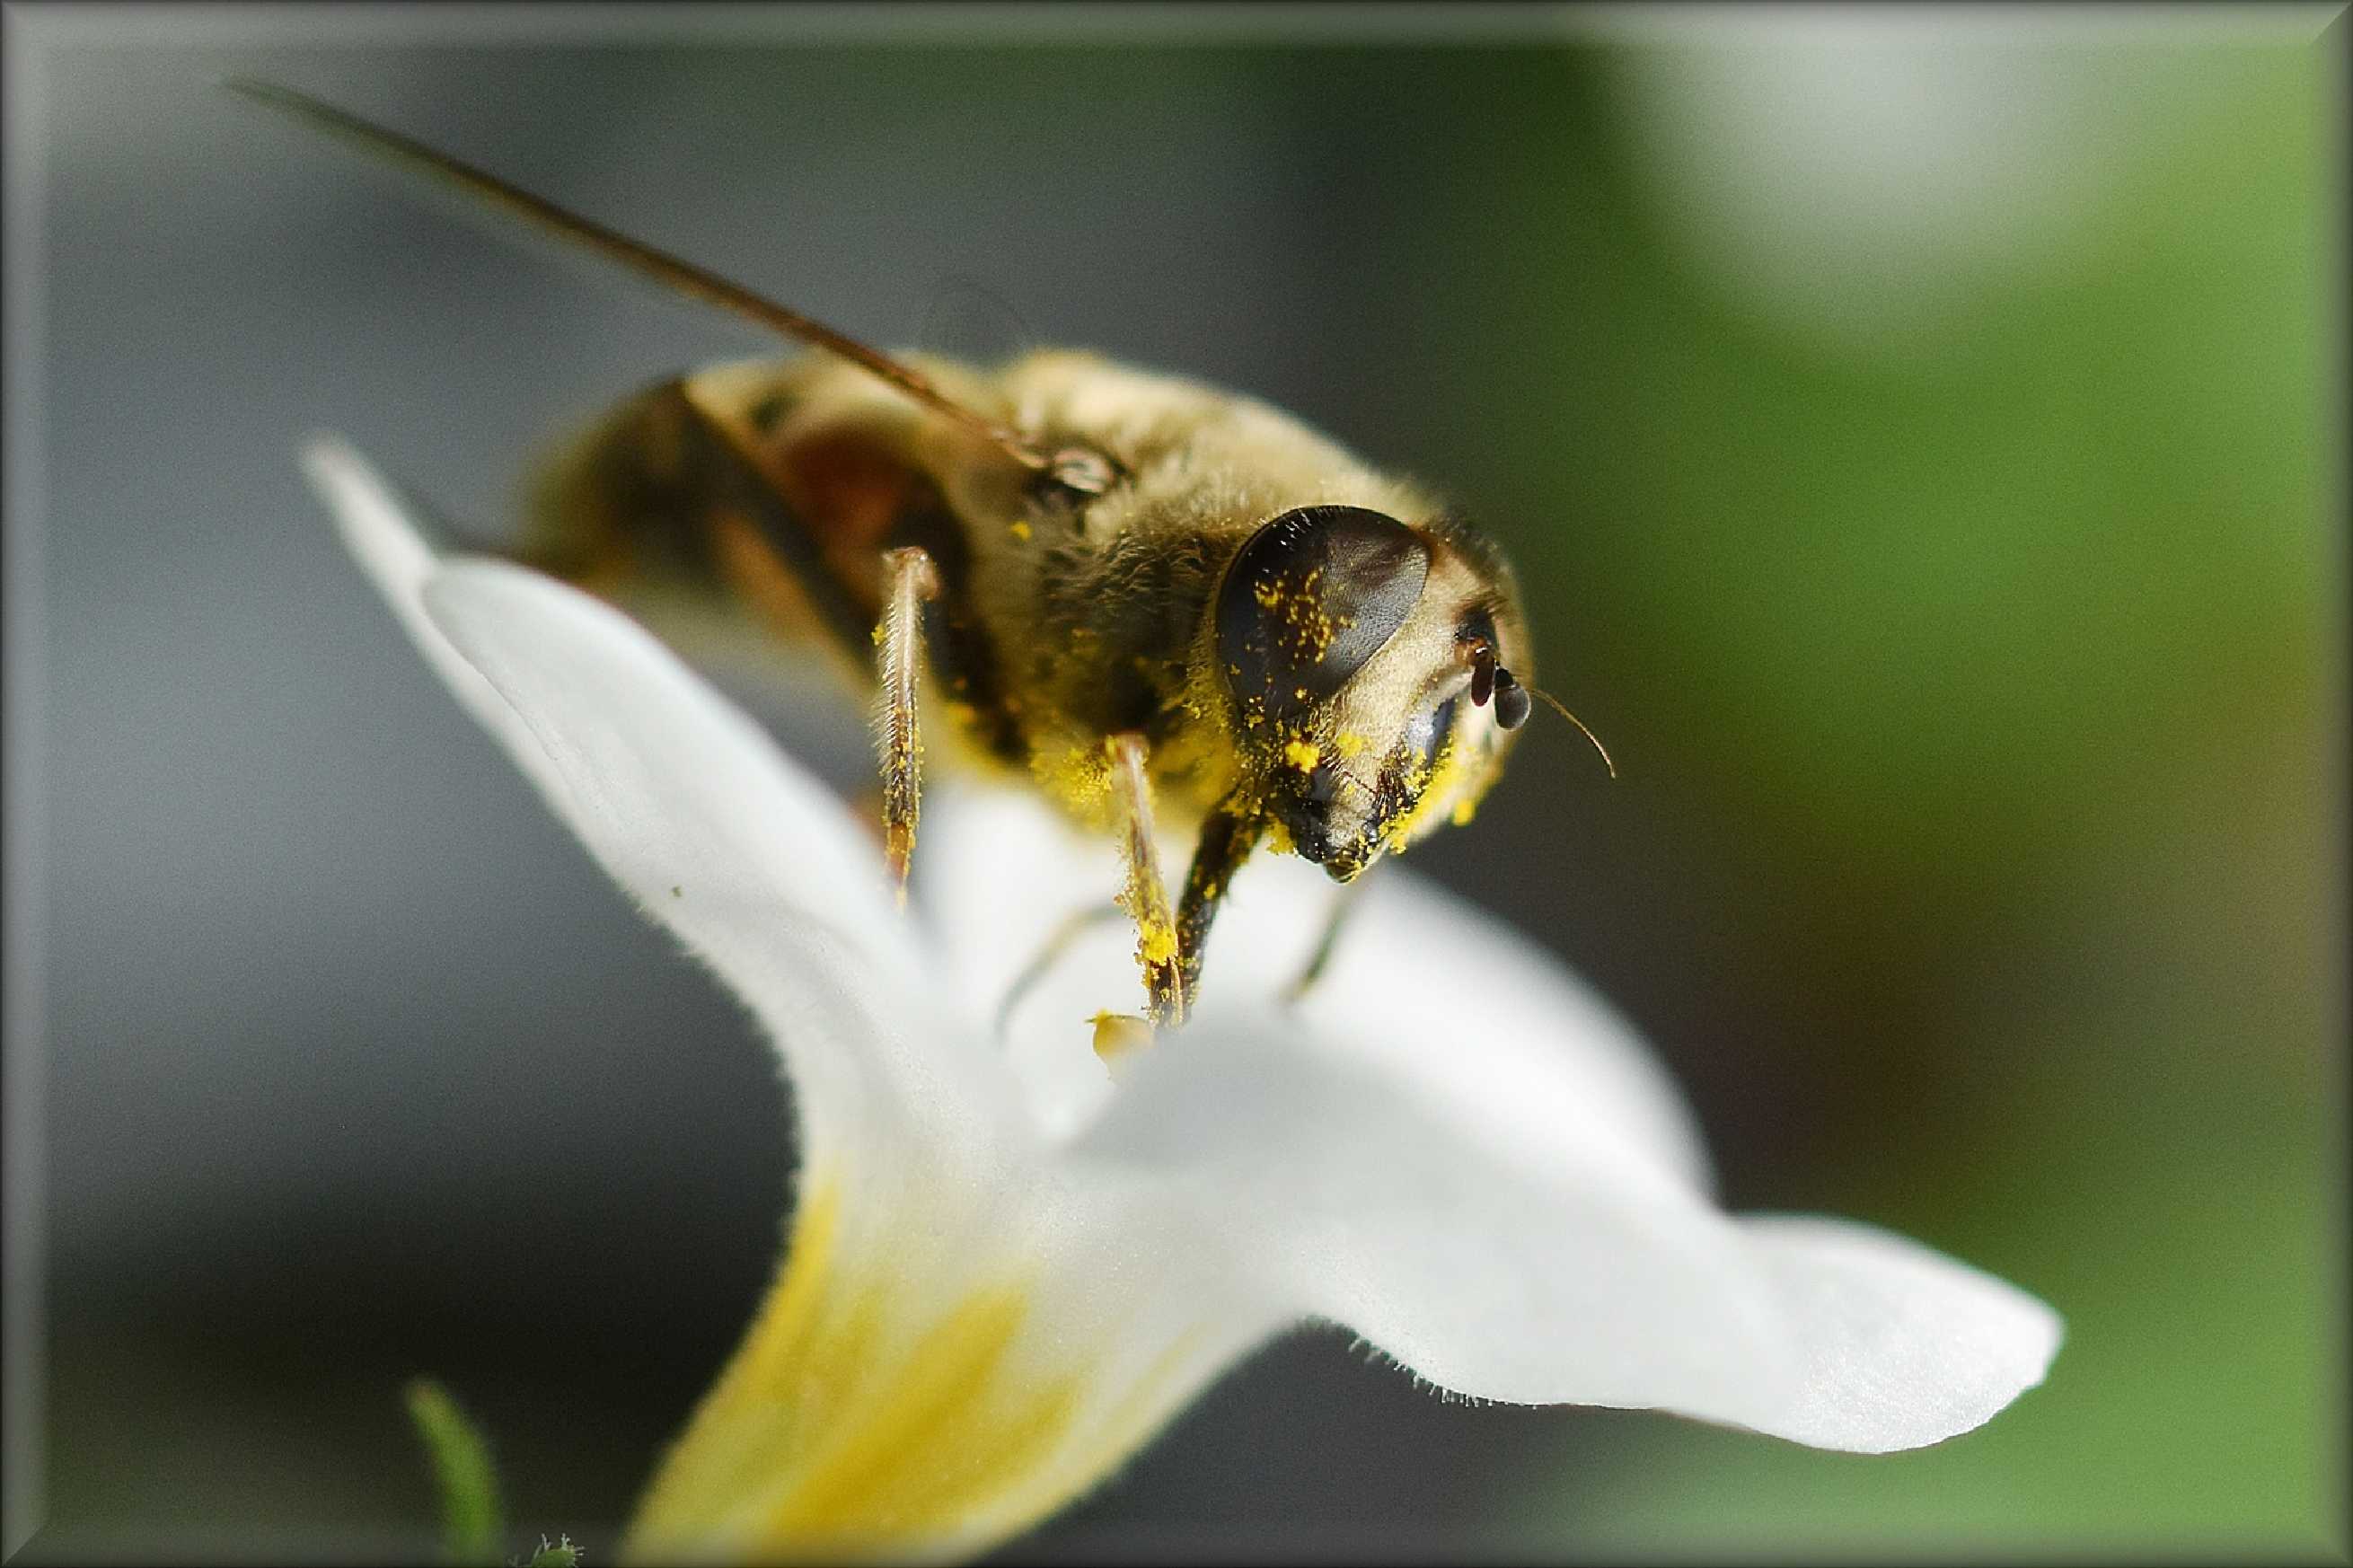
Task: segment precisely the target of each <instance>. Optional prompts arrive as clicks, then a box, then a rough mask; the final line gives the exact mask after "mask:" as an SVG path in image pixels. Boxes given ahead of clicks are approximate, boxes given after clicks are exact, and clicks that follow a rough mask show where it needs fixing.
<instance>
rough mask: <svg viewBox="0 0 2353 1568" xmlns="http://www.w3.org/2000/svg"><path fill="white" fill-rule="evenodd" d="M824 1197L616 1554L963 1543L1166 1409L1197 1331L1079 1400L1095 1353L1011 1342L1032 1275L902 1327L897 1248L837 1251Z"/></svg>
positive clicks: (1021, 1321)
mask: <svg viewBox="0 0 2353 1568" xmlns="http://www.w3.org/2000/svg"><path fill="white" fill-rule="evenodd" d="M1125 1022H1128V1023H1130V1024H1133V1025H1134V1026H1137V1027H1139V1028H1142V1029H1143V1030H1144V1032H1145V1037H1146V1038H1148V1037H1149V1035H1150V1031H1149V1027H1148V1026H1145V1025H1144V1024H1143V1023H1142V1021H1141V1020H1136V1019H1130V1020H1125ZM842 1191H843V1188H842V1185H841V1184H840V1183H839V1181H838V1180H834V1179H819V1180H812V1181H810V1182H809V1183H808V1184H807V1186H806V1188H805V1193H806V1196H805V1198H804V1200H803V1202H802V1205H801V1208H800V1212H799V1213H798V1215H797V1216H796V1217H795V1220H794V1224H793V1234H792V1245H791V1247H790V1249H789V1253H788V1257H787V1261H786V1265H785V1267H784V1268H782V1269H781V1270H780V1272H779V1273H778V1276H777V1279H776V1285H775V1286H774V1287H773V1289H771V1290H770V1292H769V1295H768V1298H767V1300H766V1302H765V1305H764V1306H763V1308H762V1309H761V1311H760V1313H759V1316H758V1317H757V1319H756V1320H755V1321H754V1324H753V1327H752V1330H751V1331H750V1333H749V1334H748V1335H747V1336H746V1338H745V1340H744V1345H743V1347H742V1348H741V1349H740V1350H739V1351H738V1352H736V1354H735V1356H734V1358H733V1361H732V1362H731V1363H729V1366H728V1368H727V1370H726V1372H725V1373H724V1374H723V1376H722V1377H721V1378H720V1380H719V1382H718V1384H717V1385H716V1386H715V1387H714V1388H713V1389H712V1392H711V1393H710V1394H709V1395H707V1396H706V1397H705V1399H704V1400H703V1402H702V1405H701V1407H700V1408H698V1409H697V1411H696V1412H695V1415H694V1417H693V1419H692V1421H691V1423H690V1424H689V1426H688V1427H687V1430H686V1433H685V1434H684V1436H681V1438H680V1440H679V1441H678V1443H677V1444H676V1446H675V1447H673V1448H672V1449H671V1450H670V1454H669V1455H668V1456H667V1457H666V1458H665V1459H664V1461H663V1463H662V1466H661V1468H660V1470H659V1474H658V1475H657V1477H656V1479H655V1481H654V1484H653V1486H652V1487H651V1488H650V1489H649V1491H648V1493H647V1496H646V1499H645V1501H644V1503H643V1505H642V1506H641V1507H640V1509H639V1510H638V1518H637V1520H636V1521H635V1522H634V1524H633V1525H632V1526H631V1528H630V1530H629V1532H628V1538H627V1539H626V1540H625V1541H624V1542H623V1544H622V1552H621V1555H622V1557H623V1558H624V1559H627V1560H643V1559H645V1558H648V1557H659V1558H663V1559H670V1558H677V1557H681V1556H691V1555H697V1554H703V1555H711V1554H716V1555H723V1556H725V1557H729V1558H734V1559H755V1560H767V1559H775V1558H780V1557H782V1558H796V1557H797V1558H809V1557H816V1558H820V1559H836V1558H841V1557H846V1556H858V1557H883V1558H903V1557H905V1556H907V1555H908V1554H909V1553H910V1552H911V1551H913V1550H922V1549H926V1548H928V1549H929V1550H930V1551H931V1552H937V1551H938V1550H941V1549H943V1548H947V1549H954V1550H956V1551H958V1552H979V1551H982V1550H985V1549H986V1548H987V1547H988V1546H989V1545H992V1544H994V1543H995V1542H999V1541H1002V1540H1004V1539H1006V1538H1008V1536H1010V1535H1012V1534H1013V1533H1014V1532H1016V1531H1018V1530H1020V1529H1022V1528H1024V1527H1026V1526H1027V1525H1029V1524H1032V1523H1035V1522H1036V1521H1039V1520H1040V1519H1042V1518H1044V1517H1045V1516H1046V1515H1047V1514H1049V1513H1050V1512H1051V1511H1053V1510H1055V1509H1057V1508H1059V1507H1060V1506H1062V1505H1063V1504H1065V1503H1067V1502H1068V1501H1070V1500H1071V1499H1072V1498H1074V1497H1076V1496H1077V1495H1078V1494H1079V1493H1081V1492H1082V1491H1083V1490H1085V1489H1087V1488H1088V1487H1090V1486H1092V1484H1094V1483H1095V1482H1096V1481H1098V1480H1100V1479H1103V1477H1104V1476H1105V1475H1107V1474H1108V1473H1109V1472H1110V1471H1111V1469H1112V1468H1113V1467H1114V1466H1116V1465H1117V1464H1119V1463H1121V1462H1122V1461H1124V1459H1125V1458H1128V1457H1129V1456H1130V1455H1131V1454H1132V1453H1133V1452H1134V1450H1135V1449H1136V1448H1137V1447H1141V1445H1142V1444H1143V1443H1144V1442H1145V1439H1146V1438H1148V1437H1149V1436H1151V1434H1152V1433H1153V1432H1154V1431H1155V1430H1156V1429H1157V1428H1158V1426H1160V1424H1161V1423H1162V1422H1164V1421H1165V1420H1166V1418H1167V1417H1168V1415H1170V1414H1171V1413H1172V1412H1173V1410H1174V1408H1175V1405H1176V1399H1177V1396H1178V1395H1179V1394H1181V1393H1182V1391H1183V1384H1182V1382H1181V1378H1180V1374H1181V1373H1183V1372H1184V1371H1185V1369H1186V1368H1187V1367H1188V1366H1190V1365H1193V1364H1195V1358H1196V1356H1197V1355H1198V1348H1199V1340H1198V1332H1196V1333H1195V1334H1192V1335H1188V1336H1187V1337H1185V1338H1183V1339H1181V1340H1179V1341H1178V1342H1176V1343H1175V1344H1173V1345H1171V1346H1170V1347H1169V1348H1168V1349H1167V1350H1166V1351H1165V1352H1163V1353H1161V1354H1160V1355H1158V1356H1156V1357H1155V1360H1154V1362H1153V1363H1152V1365H1151V1366H1149V1367H1148V1368H1146V1369H1145V1371H1144V1372H1143V1373H1141V1374H1139V1375H1138V1376H1136V1377H1135V1378H1134V1381H1133V1382H1131V1383H1130V1384H1129V1385H1128V1386H1127V1387H1126V1388H1124V1389H1122V1390H1118V1391H1116V1392H1110V1394H1109V1398H1108V1399H1107V1400H1103V1401H1092V1402H1091V1401H1090V1399H1089V1393H1090V1389H1091V1386H1092V1385H1091V1381H1090V1374H1091V1373H1092V1372H1093V1371H1094V1369H1095V1366H1096V1363H1093V1362H1092V1360H1091V1359H1090V1358H1089V1357H1088V1356H1086V1355H1085V1354H1084V1353H1083V1352H1082V1350H1080V1349H1079V1348H1078V1347H1072V1346H1069V1345H1065V1344H1062V1343H1060V1342H1059V1341H1052V1340H1041V1339H1040V1338H1039V1337H1038V1336H1036V1335H1034V1334H1033V1335H1031V1336H1030V1337H1029V1338H1027V1339H1025V1337H1024V1330H1025V1329H1026V1328H1028V1327H1029V1323H1030V1321H1031V1313H1032V1310H1033V1306H1034V1302H1035V1297H1036V1292H1037V1282H1036V1280H1035V1279H1030V1278H1022V1277H1007V1276H1000V1277H999V1279H997V1281H996V1282H993V1283H991V1282H986V1281H984V1282H982V1283H979V1284H976V1285H975V1286H974V1287H973V1288H971V1289H967V1290H965V1292H963V1293H962V1294H961V1295H960V1296H958V1297H956V1298H955V1299H954V1300H951V1301H949V1302H948V1303H947V1304H946V1305H945V1306H944V1308H940V1309H938V1310H927V1309H923V1308H918V1309H915V1310H920V1311H922V1313H923V1316H922V1317H921V1318H920V1319H912V1320H911V1319H910V1318H909V1316H908V1312H909V1310H910V1309H909V1306H908V1303H909V1302H910V1301H911V1300H915V1301H922V1300H924V1297H923V1295H922V1293H921V1292H920V1291H918V1290H916V1289H913V1283H912V1282H911V1281H910V1280H909V1279H906V1278H904V1277H903V1276H902V1274H901V1273H900V1272H899V1268H900V1267H901V1266H900V1265H899V1264H898V1263H897V1262H896V1261H894V1260H895V1259H897V1258H898V1257H899V1256H900V1255H899V1254H897V1253H895V1252H892V1251H890V1250H889V1249H888V1248H887V1247H885V1248H883V1249H881V1250H880V1251H874V1252H871V1253H870V1250H869V1247H870V1245H871V1244H870V1243H866V1242H861V1243H860V1244H857V1247H856V1249H855V1251H854V1252H851V1253H849V1255H848V1256H845V1248H844V1243H843V1240H842V1235H843V1223H842ZM872 1239H873V1241H877V1242H879V1241H881V1240H882V1239H884V1238H881V1237H875V1238H872ZM860 1259H863V1261H862V1262H861V1261H860ZM1017 1345H1020V1346H1023V1347H1025V1348H1024V1349H1022V1350H1019V1351H1017V1349H1016V1347H1017ZM1029 1347H1042V1348H1044V1349H1045V1350H1046V1351H1047V1352H1048V1353H1049V1355H1050V1358H1051V1360H1052V1362H1054V1363H1060V1364H1061V1365H1062V1366H1064V1367H1067V1370H1056V1369H1055V1367H1054V1366H1053V1365H1049V1366H1046V1367H1042V1368H1041V1367H1039V1366H1038V1365H1036V1364H1034V1363H1033V1361H1032V1359H1031V1358H1032V1357H1034V1356H1035V1355H1036V1354H1037V1353H1038V1350H1037V1349H1036V1348H1029ZM1107 1392H1109V1391H1107ZM1082 1416H1083V1419H1082Z"/></svg>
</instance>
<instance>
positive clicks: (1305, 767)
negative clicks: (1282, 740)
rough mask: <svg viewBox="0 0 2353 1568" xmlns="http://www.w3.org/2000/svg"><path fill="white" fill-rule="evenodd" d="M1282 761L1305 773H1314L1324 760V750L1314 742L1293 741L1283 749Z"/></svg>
mask: <svg viewBox="0 0 2353 1568" xmlns="http://www.w3.org/2000/svg"><path fill="white" fill-rule="evenodd" d="M1282 760H1283V761H1284V762H1286V763H1290V764H1291V765H1292V766H1293V767H1294V768H1297V769H1298V770H1299V771H1300V772H1301V773H1314V771H1315V764H1316V763H1319V762H1321V761H1323V760H1324V748H1323V747H1321V746H1318V745H1317V744H1316V743H1315V742H1313V741H1293V742H1291V743H1290V744H1288V745H1286V746H1284V747H1283V748H1282Z"/></svg>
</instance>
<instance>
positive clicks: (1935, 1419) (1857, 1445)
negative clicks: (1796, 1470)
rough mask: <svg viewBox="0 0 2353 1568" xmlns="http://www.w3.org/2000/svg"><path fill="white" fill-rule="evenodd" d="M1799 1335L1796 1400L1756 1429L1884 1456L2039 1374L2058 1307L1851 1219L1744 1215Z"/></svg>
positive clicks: (1959, 1422) (2054, 1338)
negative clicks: (1762, 1428)
mask: <svg viewBox="0 0 2353 1568" xmlns="http://www.w3.org/2000/svg"><path fill="white" fill-rule="evenodd" d="M1741 1228H1742V1230H1743V1232H1744V1233H1745V1234H1746V1237H1747V1240H1748V1244H1749V1248H1750V1251H1751V1253H1752V1255H1753V1256H1754V1257H1755V1258H1756V1259H1757V1263H1758V1265H1759V1266H1760V1267H1761V1268H1764V1269H1765V1271H1766V1272H1767V1276H1768V1277H1769V1278H1770V1279H1772V1281H1773V1283H1774V1287H1775V1289H1777V1290H1778V1291H1779V1293H1780V1298H1781V1303H1782V1310H1783V1315H1784V1317H1785V1319H1786V1321H1788V1322H1789V1323H1790V1324H1791V1325H1792V1327H1793V1328H1794V1329H1795V1331H1796V1332H1797V1334H1798V1336H1799V1355H1800V1358H1801V1367H1802V1372H1801V1378H1800V1384H1799V1393H1798V1397H1797V1400H1796V1402H1795V1403H1794V1404H1793V1405H1791V1407H1790V1408H1789V1409H1788V1410H1787V1411H1785V1412H1783V1413H1782V1414H1781V1415H1779V1416H1778V1417H1777V1418H1776V1419H1775V1420H1774V1421H1772V1422H1771V1423H1769V1424H1767V1426H1765V1430H1767V1431H1770V1432H1773V1433H1775V1434H1777V1435H1778V1436H1784V1437H1794V1438H1795V1439H1797V1440H1798V1441H1799V1442H1800V1443H1809V1444H1811V1445H1812V1446H1814V1447H1818V1448H1846V1449H1852V1450H1853V1451H1855V1452H1857V1453H1864V1454H1883V1453H1887V1452H1890V1451H1892V1450H1894V1449H1897V1448H1916V1447H1920V1446H1921V1445H1923V1444H1926V1443H1935V1442H1939V1441H1941V1440H1943V1439H1944V1438H1947V1437H1950V1436H1954V1435H1955V1434H1957V1433H1961V1432H1966V1431H1968V1430H1969V1429H1970V1428H1972V1427H1974V1426H1979V1425H1981V1424H1982V1423H1984V1422H1985V1421H1986V1420H1987V1419H1989V1417H1991V1416H1992V1415H1994V1414H1995V1412H1997V1411H1999V1410H2000V1409H2001V1408H2002V1406H2004V1405H2008V1404H2009V1403H2010V1401H2011V1400H2013V1399H2015V1398H2017V1397H2018V1395H2019V1394H2021V1393H2022V1392H2024V1391H2025V1390H2027V1389H2029V1388H2032V1387H2033V1386H2035V1385H2036V1384H2039V1383H2041V1382H2042V1374H2043V1373H2044V1372H2045V1371H2046V1370H2047V1369H2048V1368H2049V1367H2050V1365H2051V1359H2052V1356H2054V1355H2055V1354H2057V1353H2058V1350H2059V1341H2060V1337H2061V1331H2062V1330H2061V1324H2060V1321H2059V1315H2058V1314H2057V1313H2056V1312H2053V1311H2052V1310H2051V1309H2050V1308H2049V1307H2047V1306H2045V1305H2044V1304H2043V1303H2042V1302H2041V1301H2038V1300H2035V1299H2034V1298H2033V1297H2031V1296H2029V1295H2028V1294H2026V1293H2025V1292H2024V1291H2022V1290H2021V1289H2017V1288H2016V1287H2015V1286H2012V1285H2009V1284H2006V1283H2004V1282H2003V1281H2001V1280H2000V1279H1995V1278H1993V1276H1991V1275H1989V1274H1985V1273H1981V1272H1979V1271H1978V1270H1977V1269H1975V1268H1969V1267H1968V1265H1966V1264H1963V1263H1957V1262H1955V1261H1954V1260H1953V1259H1951V1258H1946V1257H1944V1256H1942V1255H1941V1254H1938V1253H1935V1252H1931V1251H1929V1250H1928V1249H1927V1248H1926V1247H1922V1246H1920V1245H1919V1244H1918V1243H1917V1242H1915V1241H1909V1240H1906V1239H1905V1237H1900V1236H1895V1235H1892V1234H1890V1233H1889V1232H1886V1231H1883V1230H1879V1229H1876V1228H1874V1227H1873V1226H1865V1225H1859V1224H1856V1223H1854V1222H1852V1221H1848V1220H1833V1219H1815V1218H1809V1217H1804V1216H1799V1215H1786V1216H1785V1215H1771V1216H1763V1215H1760V1216H1753V1217H1750V1218H1746V1219H1744V1220H1743V1221H1742V1222H1741Z"/></svg>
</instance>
